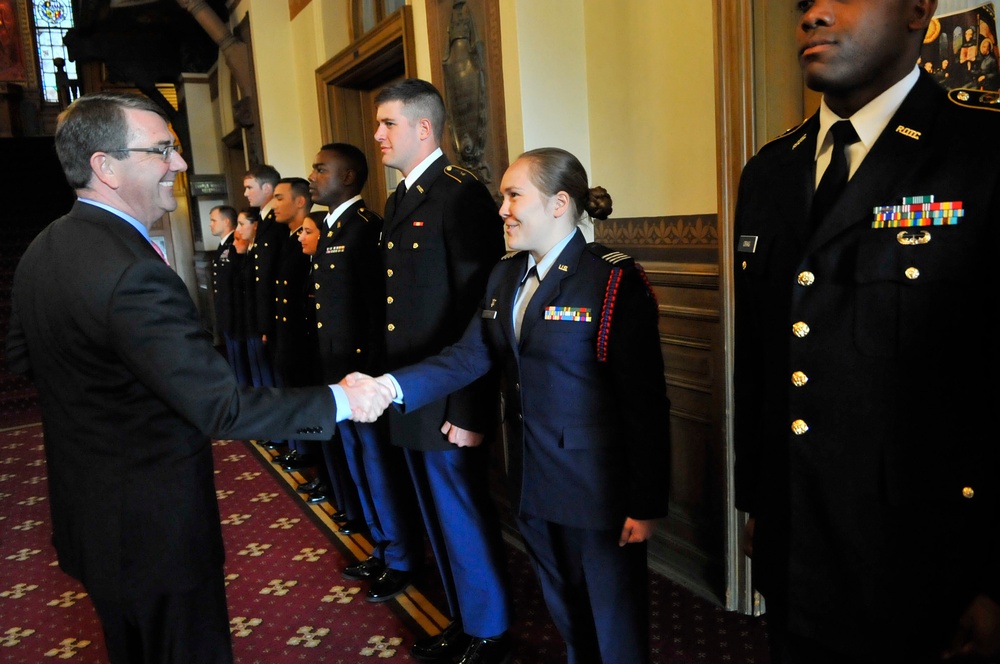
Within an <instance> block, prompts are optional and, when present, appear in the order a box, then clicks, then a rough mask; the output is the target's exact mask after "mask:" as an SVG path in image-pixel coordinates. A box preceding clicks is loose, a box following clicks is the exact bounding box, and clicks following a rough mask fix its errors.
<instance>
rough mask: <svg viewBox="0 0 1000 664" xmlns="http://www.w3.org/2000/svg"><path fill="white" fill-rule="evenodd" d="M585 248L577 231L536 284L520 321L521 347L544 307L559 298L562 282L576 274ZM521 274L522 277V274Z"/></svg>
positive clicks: (581, 234)
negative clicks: (535, 288)
mask: <svg viewBox="0 0 1000 664" xmlns="http://www.w3.org/2000/svg"><path fill="white" fill-rule="evenodd" d="M586 246H587V241H586V240H584V238H583V233H581V232H580V230H579V229H577V231H576V233H575V234H574V235H573V239H572V240H570V241H569V244H567V245H566V248H565V249H563V250H562V253H561V254H559V256H558V257H557V258H556V260H555V262H554V263H553V264H552V267H551V268H550V269H549V272H548V274H546V275H545V278H544V279H542V281H541V283H539V284H538V290H536V291H535V294H534V295H533V296H532V298H531V301H530V302H528V308H527V310H526V311H525V312H524V320H523V321H521V347H523V346H524V345H525V344H526V343H528V340H529V339H530V338H531V330H532V329H534V327H535V324H536V323H537V322H538V321H540V320H541V319H542V318H543V317H544V315H545V307H547V306H548V305H549V303H550V302H552V301H553V300H554V299H556V298H557V297H559V293H560V292H561V291H562V282H563V280H564V279H566V278H567V277H569V276H571V275H573V274H574V273H575V272H576V268H577V266H578V265H579V264H580V254H582V253H583V250H584V249H585V248H586ZM525 260H527V259H525ZM521 274H522V275H523V274H524V272H521Z"/></svg>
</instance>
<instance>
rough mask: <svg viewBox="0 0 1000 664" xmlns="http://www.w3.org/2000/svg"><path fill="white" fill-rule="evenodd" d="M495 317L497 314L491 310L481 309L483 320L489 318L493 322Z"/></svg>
mask: <svg viewBox="0 0 1000 664" xmlns="http://www.w3.org/2000/svg"><path fill="white" fill-rule="evenodd" d="M496 317H497V312H496V311H494V310H493V309H483V318H489V319H490V320H493V319H495V318H496Z"/></svg>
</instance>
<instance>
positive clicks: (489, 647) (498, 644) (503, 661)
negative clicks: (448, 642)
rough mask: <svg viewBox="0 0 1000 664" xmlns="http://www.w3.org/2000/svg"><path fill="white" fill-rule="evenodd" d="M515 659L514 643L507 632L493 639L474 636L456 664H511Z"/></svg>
mask: <svg viewBox="0 0 1000 664" xmlns="http://www.w3.org/2000/svg"><path fill="white" fill-rule="evenodd" d="M513 659H514V644H513V643H512V642H511V640H510V635H508V634H507V633H506V632H505V633H503V634H501V635H500V636H498V637H496V638H493V639H479V638H476V637H472V641H471V642H470V643H469V647H468V648H466V649H465V652H464V653H462V656H461V657H459V658H458V659H456V660H455V664H510V662H511V661H512V660H513Z"/></svg>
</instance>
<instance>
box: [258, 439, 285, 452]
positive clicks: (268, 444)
mask: <svg viewBox="0 0 1000 664" xmlns="http://www.w3.org/2000/svg"><path fill="white" fill-rule="evenodd" d="M260 446H261V447H263V448H264V449H265V450H279V449H281V448H282V447H284V446H285V444H284V443H276V442H274V441H273V440H262V441H260Z"/></svg>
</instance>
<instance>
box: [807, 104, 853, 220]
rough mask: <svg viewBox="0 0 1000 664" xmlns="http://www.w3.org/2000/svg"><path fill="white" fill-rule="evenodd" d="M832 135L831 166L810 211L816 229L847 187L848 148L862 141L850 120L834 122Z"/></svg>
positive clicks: (828, 167) (824, 174)
mask: <svg viewBox="0 0 1000 664" xmlns="http://www.w3.org/2000/svg"><path fill="white" fill-rule="evenodd" d="M830 133H831V134H833V152H831V153H830V165H829V166H827V167H826V171H824V172H823V178H822V179H821V180H820V181H819V186H817V187H816V193H815V194H814V195H813V201H812V207H811V208H810V209H809V220H810V223H811V225H812V227H813V228H814V229H815V228H816V226H818V225H819V223H820V221H822V219H823V217H824V216H825V215H826V213H827V211H828V210H829V209H830V208H831V207H832V206H833V204H834V203H836V202H837V199H838V198H840V193H841V192H842V191H843V190H844V187H845V186H847V170H848V169H847V146H849V145H850V144H851V143H857V142H858V141H860V140H861V139H860V138H858V132H856V131H854V125H852V124H851V121H850V120H840V121H838V122H834V123H833V125H832V126H831V127H830Z"/></svg>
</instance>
